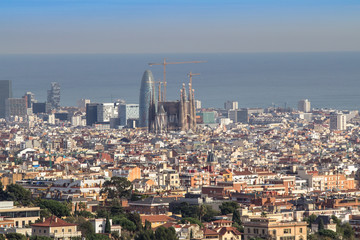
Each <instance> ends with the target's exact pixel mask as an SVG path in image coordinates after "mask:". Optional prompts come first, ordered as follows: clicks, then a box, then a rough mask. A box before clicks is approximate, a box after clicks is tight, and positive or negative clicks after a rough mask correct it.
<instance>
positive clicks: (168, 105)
mask: <svg viewBox="0 0 360 240" xmlns="http://www.w3.org/2000/svg"><path fill="white" fill-rule="evenodd" d="M151 99H152V101H151V104H150V107H149V131H151V132H156V133H163V132H167V131H189V130H192V131H195V130H196V112H195V97H194V90H193V89H192V86H191V83H189V93H188V97H187V93H186V88H185V84H183V87H182V89H181V94H180V101H160V102H158V104H157V106H156V103H155V99H156V98H155V91H153V94H152V97H151Z"/></svg>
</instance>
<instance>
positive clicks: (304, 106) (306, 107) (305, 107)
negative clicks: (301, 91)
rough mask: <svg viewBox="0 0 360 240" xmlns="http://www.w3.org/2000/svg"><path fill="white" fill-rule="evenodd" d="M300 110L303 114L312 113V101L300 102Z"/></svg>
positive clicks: (304, 100)
mask: <svg viewBox="0 0 360 240" xmlns="http://www.w3.org/2000/svg"><path fill="white" fill-rule="evenodd" d="M298 110H299V111H301V112H305V113H307V112H310V111H311V104H310V101H309V100H307V99H302V100H300V101H299V102H298Z"/></svg>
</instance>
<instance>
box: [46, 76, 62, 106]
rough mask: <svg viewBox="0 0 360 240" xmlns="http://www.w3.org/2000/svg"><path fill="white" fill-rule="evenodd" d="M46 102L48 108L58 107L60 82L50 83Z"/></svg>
mask: <svg viewBox="0 0 360 240" xmlns="http://www.w3.org/2000/svg"><path fill="white" fill-rule="evenodd" d="M47 102H48V103H49V105H50V109H57V108H59V107H60V84H59V83H57V82H52V83H51V89H50V90H48V95H47Z"/></svg>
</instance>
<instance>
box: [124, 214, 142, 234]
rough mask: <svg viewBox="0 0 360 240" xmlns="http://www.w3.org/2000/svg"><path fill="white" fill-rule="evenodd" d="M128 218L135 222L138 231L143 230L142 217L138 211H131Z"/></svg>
mask: <svg viewBox="0 0 360 240" xmlns="http://www.w3.org/2000/svg"><path fill="white" fill-rule="evenodd" d="M127 218H128V219H129V220H130V221H132V222H133V223H134V224H135V226H136V230H137V231H140V230H142V223H141V218H140V215H139V214H138V213H129V214H128V215H127Z"/></svg>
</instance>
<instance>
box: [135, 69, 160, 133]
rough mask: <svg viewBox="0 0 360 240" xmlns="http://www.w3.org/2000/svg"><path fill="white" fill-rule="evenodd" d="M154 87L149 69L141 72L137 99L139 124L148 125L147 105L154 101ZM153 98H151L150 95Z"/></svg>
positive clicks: (141, 125)
mask: <svg viewBox="0 0 360 240" xmlns="http://www.w3.org/2000/svg"><path fill="white" fill-rule="evenodd" d="M154 92H155V89H154V76H153V74H152V72H151V71H150V70H146V71H145V72H144V74H143V77H142V80H141V87H140V99H139V126H140V127H148V126H149V107H150V103H151V101H156V98H155V94H154ZM152 96H153V97H154V98H155V99H151V97H152Z"/></svg>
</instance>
